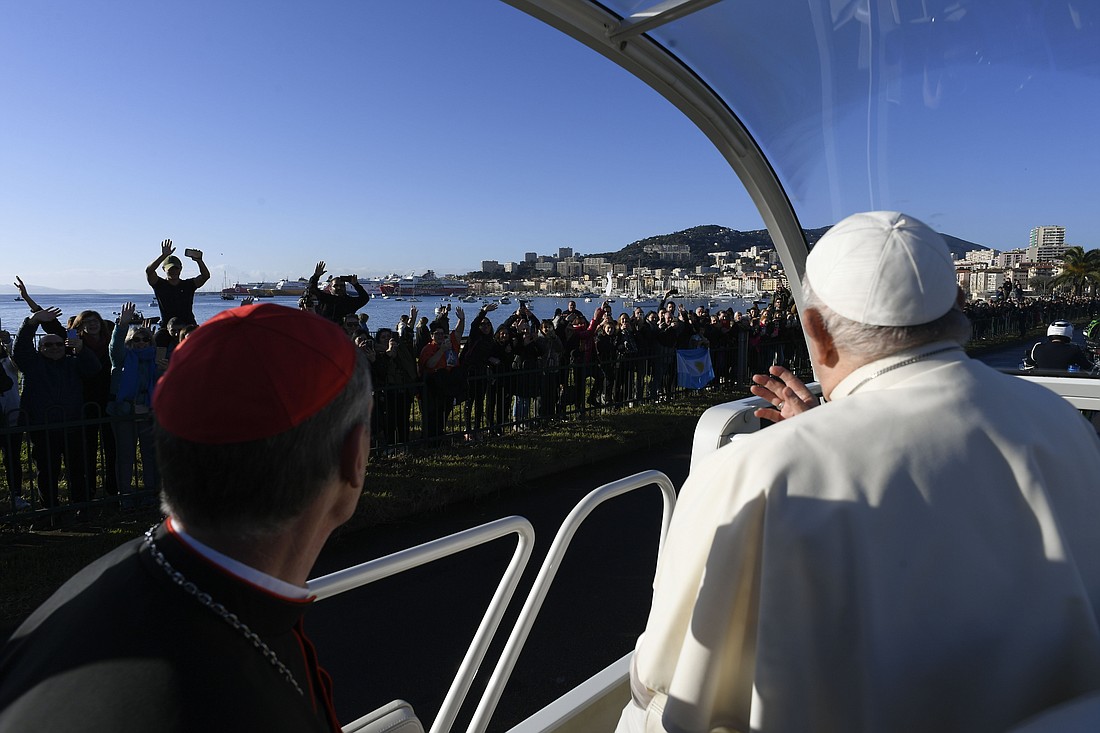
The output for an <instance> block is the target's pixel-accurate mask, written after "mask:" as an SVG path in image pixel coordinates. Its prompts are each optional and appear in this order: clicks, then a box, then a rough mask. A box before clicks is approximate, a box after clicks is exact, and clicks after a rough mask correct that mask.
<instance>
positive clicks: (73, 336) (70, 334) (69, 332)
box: [68, 328, 80, 339]
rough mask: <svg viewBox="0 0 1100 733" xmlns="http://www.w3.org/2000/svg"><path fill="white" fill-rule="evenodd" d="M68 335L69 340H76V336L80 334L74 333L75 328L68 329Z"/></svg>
mask: <svg viewBox="0 0 1100 733" xmlns="http://www.w3.org/2000/svg"><path fill="white" fill-rule="evenodd" d="M68 335H69V338H71V339H74V338H76V337H77V336H79V335H80V334H78V333H77V332H76V329H75V328H70V329H69V331H68Z"/></svg>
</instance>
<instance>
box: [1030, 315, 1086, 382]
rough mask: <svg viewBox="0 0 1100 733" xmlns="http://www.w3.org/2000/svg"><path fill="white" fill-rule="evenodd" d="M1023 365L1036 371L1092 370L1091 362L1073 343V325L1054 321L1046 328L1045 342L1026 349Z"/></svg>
mask: <svg viewBox="0 0 1100 733" xmlns="http://www.w3.org/2000/svg"><path fill="white" fill-rule="evenodd" d="M1024 364H1025V365H1026V366H1028V367H1032V368H1034V369H1036V370H1038V371H1044V372H1065V371H1068V370H1070V369H1072V368H1073V367H1077V368H1078V369H1080V370H1082V371H1086V372H1087V371H1089V370H1091V369H1092V362H1091V361H1089V358H1088V357H1087V356H1085V352H1084V351H1083V350H1082V349H1081V347H1080V346H1078V345H1077V344H1075V343H1073V324H1072V323H1070V322H1069V321H1055V322H1054V323H1052V324H1050V326H1048V327H1047V340H1046V341H1040V342H1038V343H1036V344H1035V345H1034V346H1032V347H1031V348H1030V349H1028V351H1027V354H1026V355H1025V356H1024Z"/></svg>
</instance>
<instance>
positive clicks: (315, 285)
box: [306, 260, 325, 296]
mask: <svg viewBox="0 0 1100 733" xmlns="http://www.w3.org/2000/svg"><path fill="white" fill-rule="evenodd" d="M324 274H325V261H324V260H321V261H320V262H318V263H317V266H316V267H315V268H313V275H312V276H310V278H309V284H308V285H306V292H308V293H309V294H310V295H314V296H316V295H317V293H318V292H320V290H321V288H320V285H319V283H320V281H321V275H324Z"/></svg>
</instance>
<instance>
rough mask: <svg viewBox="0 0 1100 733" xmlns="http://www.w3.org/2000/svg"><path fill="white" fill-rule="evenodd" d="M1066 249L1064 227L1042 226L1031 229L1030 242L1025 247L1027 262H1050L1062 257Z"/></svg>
mask: <svg viewBox="0 0 1100 733" xmlns="http://www.w3.org/2000/svg"><path fill="white" fill-rule="evenodd" d="M1065 251H1066V228H1065V227H1060V226H1042V227H1035V228H1034V229H1032V230H1031V242H1030V244H1029V245H1028V247H1027V260H1028V261H1029V262H1050V261H1052V260H1058V259H1061V258H1062V254H1063V253H1064V252H1065Z"/></svg>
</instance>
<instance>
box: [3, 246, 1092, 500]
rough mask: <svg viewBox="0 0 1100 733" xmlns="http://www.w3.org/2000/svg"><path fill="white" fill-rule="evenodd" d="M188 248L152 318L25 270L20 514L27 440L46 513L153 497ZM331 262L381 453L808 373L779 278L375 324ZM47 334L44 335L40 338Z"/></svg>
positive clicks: (332, 288) (1056, 303) (17, 483)
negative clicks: (107, 309)
mask: <svg viewBox="0 0 1100 733" xmlns="http://www.w3.org/2000/svg"><path fill="white" fill-rule="evenodd" d="M185 256H186V257H187V258H189V259H191V260H192V261H193V262H194V263H195V265H196V266H197V268H198V274H197V275H195V276H193V277H190V278H183V277H181V275H182V272H183V262H182V260H181V259H180V258H179V257H177V256H176V255H175V247H174V245H173V242H172V240H170V239H166V240H164V241H163V242H161V249H160V253H159V255H158V256H157V257H156V258H155V259H154V260H153V261H152V262H150V263H149V265H148V267H147V268H146V277H147V280H148V282H149V285H150V287H151V288H152V290H153V292H154V293H155V295H156V298H157V304H158V305H159V309H160V316H159V317H154V318H147V319H144V318H140V317H139V316H138V315H137V314H136V311H135V308H134V305H133V303H125V304H123V305H122V306H121V310H120V314H119V318H118V319H117V321H112V320H109V319H104V318H103V317H102V316H101V315H100V314H99V313H98V312H96V311H90V310H88V311H82V312H80V313H78V314H76V315H74V316H72V317H70V318H69V319H68V320H67V322H66V323H65V324H64V325H62V323H61V321H60V320H59V319H60V316H61V315H62V314H61V313H60V311H59V310H58V309H56V308H43V307H41V306H40V305H39V304H38V303H37V302H35V300H34V298H33V296H32V295H31V293H29V292H28V291H27V288H26V287H25V286H24V284H23V282H22V281H21V280H20V279H19V278H16V286H17V288H18V289H19V292H20V295H21V297H22V298H23V300H24V301H25V302H26V304H27V306H28V307H29V308H30V311H31V315H30V317H28V319H27V321H26V322H25V323H24V324H23V327H22V328H20V330H19V334H18V336H17V337H16V338H15V339H14V344H13V343H12V339H11V337H10V334H8V335H6V336H5V335H4V334H0V363H2V366H3V374H2V375H0V387H3V389H0V399H2V402H0V405H2V407H3V424H0V451H2V452H3V460H4V468H5V473H4V476H5V478H6V483H7V486H8V487H10V488H12V489H14V490H11V491H10V492H9V493H10V498H9V504H10V509H11V510H12V511H22V510H26V509H28V508H31V507H32V500H33V497H30V496H27V495H24V492H23V485H24V468H25V465H24V463H23V462H22V461H21V460H20V456H21V447H22V443H23V440H24V437H25V438H27V439H28V442H29V445H30V452H29V455H30V457H31V463H33V465H34V469H33V474H34V486H35V488H36V490H37V493H38V496H37V499H38V506H40V507H42V508H46V509H53V508H56V507H58V506H59V505H60V502H59V498H58V484H59V480H60V479H61V477H62V476H63V477H64V478H65V481H66V483H67V485H68V487H69V502H70V504H72V505H77V506H79V505H81V504H84V503H85V502H87V501H88V500H90V499H91V498H93V497H94V496H95V495H96V493H97V491H98V490H99V489H100V488H102V491H103V493H104V494H105V495H106V496H117V497H118V501H119V504H120V506H121V507H122V508H123V509H130V508H135V507H139V506H141V505H142V503H149V502H152V501H154V499H153V494H154V492H155V488H156V487H157V485H158V462H157V458H156V451H155V449H154V447H153V438H152V429H153V420H152V415H151V404H152V399H153V395H154V392H155V389H156V383H157V379H158V378H159V377H160V376H161V375H162V374H163V373H164V371H165V369H166V368H167V366H168V363H169V361H170V359H171V355H172V353H173V351H174V350H175V349H176V347H177V346H178V345H179V344H180V343H182V342H183V341H184V340H186V339H187V338H188V337H189V336H190V335H191V334H193V333H194V332H195V330H196V329H198V328H199V325H198V324H197V323H196V318H195V315H194V297H195V291H196V290H197V289H198V288H199V287H201V286H202V285H203V284H204V283H205V282H206V281H207V280H208V279H209V277H210V273H209V270H208V268H207V267H206V265H205V263H204V262H203V253H202V251H201V250H197V249H187V250H185ZM326 272H327V270H326V264H325V262H324V261H320V262H318V263H317V265H316V267H315V269H314V273H313V276H312V277H311V278H310V280H309V284H308V286H307V290H306V293H305V294H304V295H303V296H302V297H301V299H300V300H299V302H298V307H299V309H300V310H303V311H310V312H314V313H316V314H318V315H320V316H322V317H323V318H325V319H327V320H329V321H332V322H333V323H335V324H336V325H338V326H339V327H341V328H342V329H343V331H344V333H345V334H346V335H347V336H348V338H349V339H351V341H352V342H353V343H354V345H355V346H356V347H357V348H358V349H359V350H360V351H361V352H362V353H363V354H364V355H365V357H366V359H367V361H368V362H369V364H370V369H371V372H372V377H373V383H374V390H375V394H374V399H375V405H376V407H375V410H374V413H373V418H372V420H373V426H372V427H373V430H372V440H373V444H374V447H375V448H381V449H385V450H391V449H395V448H397V447H399V446H408V445H410V444H413V443H417V442H421V443H428V444H430V443H433V442H438V441H440V440H443V439H455V440H467V441H473V440H478V439H482V438H487V437H493V436H496V435H500V434H502V433H503V432H505V431H509V430H526V429H528V428H530V427H532V426H535V425H538V424H540V423H542V422H544V421H547V420H551V419H555V418H560V417H565V416H572V415H583V414H584V413H586V412H587V411H589V410H593V409H596V410H608V409H616V408H619V407H622V406H633V405H636V404H640V403H643V402H651V401H663V400H668V399H671V398H673V397H674V396H675V395H676V394H678V393H680V392H682V391H683V390H684V389H687V388H691V387H696V388H697V387H700V386H705V385H707V384H710V385H715V386H717V385H722V384H727V383H741V384H747V379H748V376H749V375H751V374H754V373H759V372H762V371H765V370H766V369H767V368H768V367H770V366H772V365H779V366H784V367H788V366H789V367H792V368H793V369H795V370H796V371H799V370H801V371H803V373H805V372H806V370H807V369H808V365H809V360H808V354H807V352H806V344H805V340H804V338H803V334H802V324H801V322H800V318H799V313H798V310H797V308H796V307H795V304H794V299H793V298H792V297H791V293H790V291H789V290H787V289H786V288H782V287H781V288H780V289H778V290H777V291H776V293H775V294H774V297H773V298H772V299H771V302H770V303H769V304H767V305H765V304H764V302H763V301H761V302H757V303H754V304H753V305H752V307H750V308H748V309H747V310H745V311H743V312H742V311H738V310H734V309H733V308H726V309H718V310H714V311H711V310H710V309H708V308H707V307H705V306H698V307H696V308H689V307H688V306H687V305H686V304H685V303H684V302H683V301H680V300H678V293H677V292H676V290H675V289H671V290H669V291H667V292H666V293H664V295H663V297H662V298H661V299H660V302H659V304H658V306H657V307H656V308H653V309H650V310H645V309H643V308H640V307H630V308H627V309H624V310H621V311H620V312H619V313H618V314H617V315H616V313H615V310H614V307H613V303H612V302H611V301H605V302H603V303H601V304H599V305H598V306H597V307H596V308H595V309H594V311H593V312H592V313H591V314H586V313H583V312H582V311H581V310H580V309H578V307H577V303H576V301H569V302H568V305H567V307H566V308H565V309H564V310H562V309H556V310H555V311H554V312H553V313H535V311H534V309H533V306H532V305H531V304H530V303H529V302H527V301H523V300H521V301H520V303H519V306H518V307H517V308H515V310H514V311H511V312H508V313H506V314H501V313H499V312H498V305H497V304H496V303H492V302H489V303H486V304H484V305H482V306H481V307H480V309H479V310H478V311H477V313H476V314H474V315H473V317H472V318H470V319H469V321H468V322H467V318H466V313H465V311H464V309H463V308H462V307H455V308H454V309H453V310H452V307H451V305H450V304H444V305H442V306H440V307H439V308H437V309H436V310H435V312H434V313H432V314H431V318H429V316H427V315H421V314H420V313H419V312H418V311H417V309H416V308H415V307H414V308H412V309H411V310H410V312H409V313H408V314H405V315H402V316H401V317H400V319H399V320H398V322H397V323H395V324H393V325H381V326H379V327H378V328H376V329H374V330H372V329H371V328H370V324H369V315H368V314H367V313H362V312H360V311H361V310H362V308H363V307H364V306H365V305H366V304H367V303H368V301H369V300H370V295H369V294H368V293H367V292H366V290H365V289H364V288H363V286H362V285H361V284H360V283H359V280H358V277H357V276H355V275H352V274H349V275H335V276H330V277H329V278H328V279H327V280H326V281H324V282H322V277H323V276H324V275H325V274H326ZM159 273H163V275H162V274H159ZM1095 305H1096V304H1095V303H1093V302H1091V301H1089V303H1087V304H1084V306H1085V307H1086V309H1087V307H1089V306H1092V307H1095ZM761 306H764V307H761ZM1081 307H1082V303H1071V302H1070V301H1068V300H1066V299H1063V298H1057V299H1055V298H1046V299H1035V298H1023V297H1022V295H1021V294H1020V292H1019V288H1016V289H1015V290H1013V289H1012V288H1011V287H1008V288H1006V289H1005V292H1004V293H1003V294H1002V296H1001V297H999V298H998V299H996V300H995V301H993V302H991V303H986V302H982V301H977V302H970V303H967V304H966V305H965V306H963V309H964V312H965V313H966V315H967V316H968V318H969V319H970V322H971V327H972V328H971V331H972V336H973V337H975V338H982V337H985V336H988V335H990V334H993V333H1002V332H1004V331H1005V330H1006V329H1019V330H1020V332H1021V333H1022V332H1024V331H1025V330H1026V329H1028V328H1031V327H1034V326H1035V325H1037V323H1038V322H1043V321H1045V322H1049V320H1046V319H1049V318H1051V317H1052V316H1059V317H1061V316H1065V315H1067V314H1068V313H1069V312H1070V311H1071V310H1073V309H1074V308H1076V309H1077V310H1080V308H1081ZM467 326H468V329H467ZM39 328H41V330H42V331H43V335H42V336H41V338H39V339H38V343H37V345H35V343H34V338H35V336H36V333H37V331H38V329H39ZM5 339H6V341H7V344H6V345H5V344H4V343H3V341H4V340H5ZM698 349H702V350H704V352H705V356H706V360H707V361H706V371H705V372H704V373H703V374H702V375H701V379H700V378H697V379H696V380H694V381H692V380H685V379H684V373H683V372H684V368H683V365H682V363H681V362H680V361H679V360H678V358H677V355H678V354H684V353H689V352H690V351H691V350H698ZM697 377H698V375H697ZM8 383H10V384H8ZM20 383H21V384H22V395H20ZM138 459H140V460H138ZM62 467H64V468H62ZM97 479H99V480H98V481H97ZM135 494H136V495H135Z"/></svg>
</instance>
